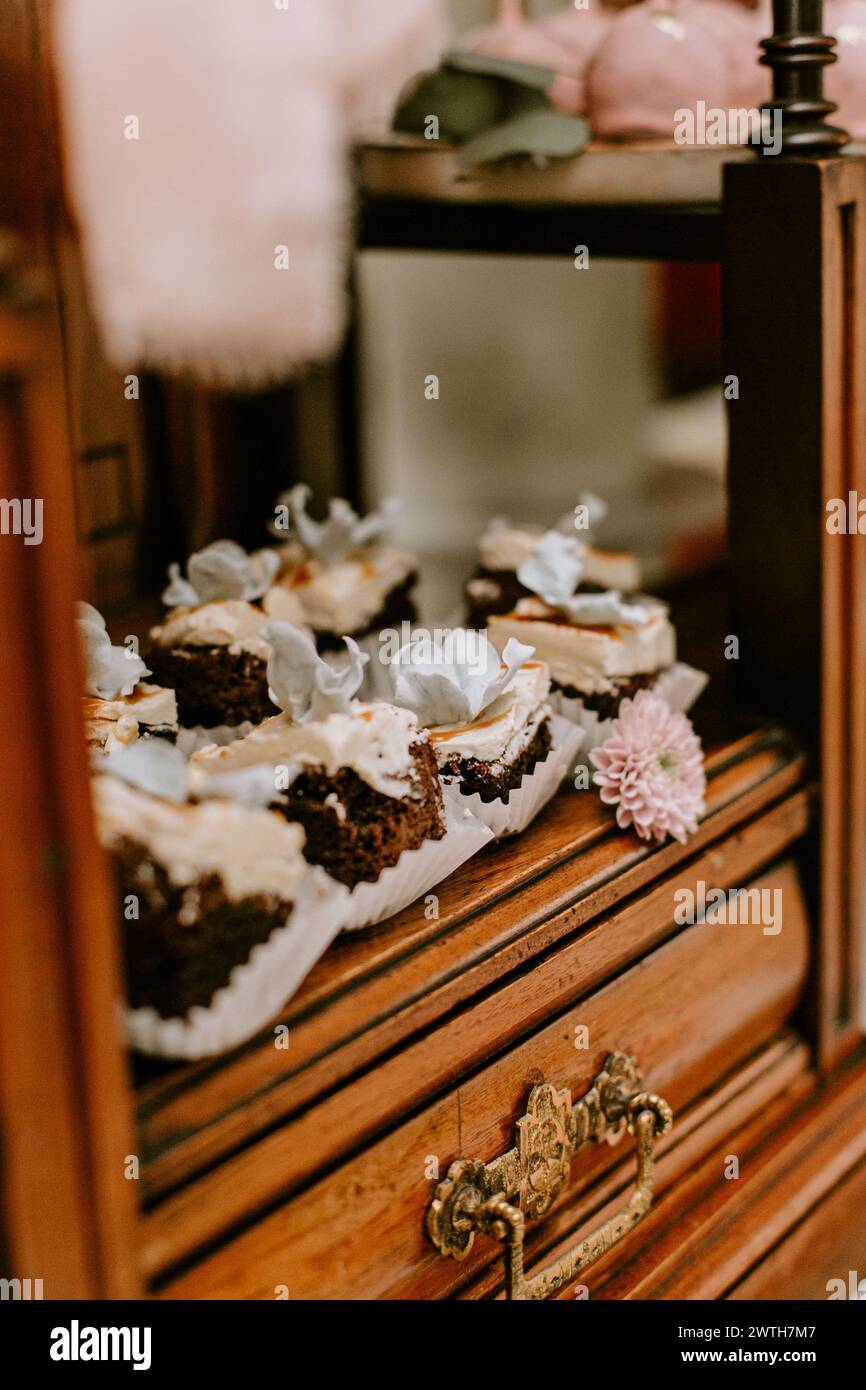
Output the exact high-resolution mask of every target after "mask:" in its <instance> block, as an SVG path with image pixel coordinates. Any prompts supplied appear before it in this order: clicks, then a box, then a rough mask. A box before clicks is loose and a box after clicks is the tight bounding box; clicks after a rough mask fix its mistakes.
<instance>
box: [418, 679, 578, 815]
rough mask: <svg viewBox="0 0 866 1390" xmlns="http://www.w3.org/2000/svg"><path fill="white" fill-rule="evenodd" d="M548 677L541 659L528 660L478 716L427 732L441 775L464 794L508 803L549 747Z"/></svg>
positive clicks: (484, 799) (550, 740)
mask: <svg viewBox="0 0 866 1390" xmlns="http://www.w3.org/2000/svg"><path fill="white" fill-rule="evenodd" d="M549 690H550V678H549V676H548V672H547V667H546V666H545V665H544V663H543V662H540V661H528V662H526V663H524V665H523V666H522V667H521V668H520V670H519V671H518V672H517V673H516V675H515V676H514V677H513V678H512V680H511V681H510V683H509V685H508V686H507V688H506V690H505V691H504V692H503V693H502V694H501V695H498V696H497V697H496V699H495V700H494V701H493V702H492V703H491V704H489V705H488V706H486V708H485V709H484V710H483V711H482V713H481V715H480V717H479V718H478V719H475V720H470V721H467V722H463V723H456V724H439V725H436V726H434V727H431V728H430V729H429V734H430V740H431V742H432V744H433V747H434V748H435V750H436V759H437V763H438V766H439V773H440V776H441V777H442V779H443V781H445V782H456V783H457V785H458V786H459V788H460V791H461V792H462V793H463V795H464V796H471V795H472V794H473V793H476V792H477V794H478V795H479V796H480V797H481V800H482V801H498V800H502V801H505V802H506V803H507V802H508V798H509V795H510V793H511V792H512V791H514V790H515V789H516V788H518V787H519V786H520V785H521V783H522V781H523V779H524V777H525V776H527V775H528V774H529V773H531V772H534V770H535V768H536V767H537V765H538V764H539V763H540V762H542V761H543V759H544V758H546V757H547V755H548V753H549V752H550V749H551V744H552V733H551V725H550V717H551V712H550V706H549V705H548V703H547V696H548V693H549Z"/></svg>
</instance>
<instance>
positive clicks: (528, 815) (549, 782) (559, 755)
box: [449, 714, 585, 840]
mask: <svg viewBox="0 0 866 1390" xmlns="http://www.w3.org/2000/svg"><path fill="white" fill-rule="evenodd" d="M550 726H551V731H552V733H553V741H552V745H551V749H550V752H549V753H548V754H547V757H546V758H544V759H542V760H541V761H540V762H538V763H536V765H535V767H534V768H533V769H532V771H531V772H528V773H526V774H525V776H524V777H523V780H522V781H521V783H520V786H519V787H515V788H514V789H513V791H511V792H510V793H509V797H508V801H507V802H506V801H503V800H502V799H501V798H500V799H499V800H497V801H482V800H481V797H480V796H479V795H478V793H477V792H473V793H472V795H471V796H464V795H463V793H462V792H461V791H460V789H459V783H458V782H457V781H456V780H455V781H454V782H452V783H450V784H449V790H452V789H453V790H454V791H455V792H456V793H457V794H458V795H459V797H460V804H461V805H462V806H465V807H467V809H468V810H470V811H471V812H472V815H473V816H475V818H476V820H480V821H481V822H482V824H483V825H486V826H487V827H488V829H489V830H492V831H493V834H494V836H495V837H496V839H497V840H499V839H502V838H503V837H504V836H505V835H519V834H520V832H521V830H525V829H526V827H527V826H528V825H529V823H530V822H531V821H532V820H534V819H535V817H536V816H537V815H538V813H539V811H540V810H541V808H542V806H546V805H547V802H548V801H549V800H550V798H551V797H552V796H553V795H554V794H555V792H556V791H557V789H558V788H559V786H560V784H561V783H562V781H563V780H564V778H565V777H567V776H568V775H569V773H570V772H571V771H572V769H573V766H574V759H575V758H576V756H577V753H578V750H579V749H580V746H581V744H582V743H583V740H584V737H585V735H584V732H583V730H582V729H581V728H579V727H578V726H577V725H576V724H574V723H572V721H571V720H569V719H563V718H562V716H561V715H559V714H554V715H552V716H551V720H550Z"/></svg>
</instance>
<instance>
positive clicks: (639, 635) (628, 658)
mask: <svg viewBox="0 0 866 1390" xmlns="http://www.w3.org/2000/svg"><path fill="white" fill-rule="evenodd" d="M599 597H603V596H599ZM637 606H639V608H640V611H641V613H642V614H643V620H642V621H640V622H637V621H620V622H609V623H600V624H595V625H590V624H589V623H587V622H578V621H570V620H569V619H568V618H567V617H565V616H564V615H563V614H562V613H561V612H559V611H557V610H556V609H554V608H552V607H550V606H549V605H547V604H545V603H544V602H543V601H542V600H541V599H538V598H528V599H521V600H520V601H519V603H518V604H517V607H516V608H515V609H513V610H512V612H510V613H506V614H503V615H502V616H494V617H492V618H491V619H490V626H489V632H490V640H491V641H492V642H493V643H494V645H495V646H497V647H500V648H502V647H504V645H505V643H506V642H507V641H508V640H509V638H514V637H516V638H517V639H518V640H519V641H522V642H530V643H531V644H532V645H533V646H534V647H535V650H536V653H537V655H538V656H539V657H541V658H542V659H543V660H544V661H545V662H546V663H547V665H548V667H549V668H550V679H551V688H552V690H553V691H555V692H557V693H559V694H561V695H563V696H565V697H566V698H568V699H579V700H580V701H581V703H582V704H583V706H584V708H586V709H590V710H594V711H595V712H596V713H597V714H598V716H599V718H600V719H611V718H614V717H615V715H616V714H617V712H618V710H619V706H620V704H621V702H622V701H623V700H624V699H626V698H627V697H628V696H631V695H634V694H636V693H637V691H638V690H643V689H651V688H652V686H653V685H654V684H655V681H656V680H657V678H658V676H659V675H660V674H661V673H662V671H665V670H667V669H668V668H669V667H671V666H672V665H673V663H674V661H675V660H676V633H675V632H674V628H673V626H672V624H671V622H670V620H669V618H668V613H667V608H666V606H665V604H663V603H661V602H660V601H659V600H658V599H643V598H641V599H639V600H638V605H629V606H628V609H629V610H631V609H632V608H634V607H637Z"/></svg>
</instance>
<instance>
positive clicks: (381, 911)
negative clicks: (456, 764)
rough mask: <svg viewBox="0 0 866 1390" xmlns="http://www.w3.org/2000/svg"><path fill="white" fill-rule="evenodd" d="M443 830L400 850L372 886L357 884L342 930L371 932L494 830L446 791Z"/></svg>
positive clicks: (468, 855) (450, 870)
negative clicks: (415, 846) (438, 837)
mask: <svg viewBox="0 0 866 1390" xmlns="http://www.w3.org/2000/svg"><path fill="white" fill-rule="evenodd" d="M444 797H445V824H446V831H445V834H444V836H443V837H442V839H441V840H425V841H424V843H423V845H420V846H419V848H418V849H404V851H403V853H402V854H401V855H400V858H399V859H398V860H397V863H396V864H393V865H391V867H390V868H388V869H383V870H382V872H381V873H380V875H379V877H378V878H377V879H376V882H375V883H358V884H356V886H355V887H354V888H353V889H352V890H351V892H350V893H349V900H348V903H347V904H346V905H345V909H344V919H343V927H344V928H345V930H346V931H357V930H358V929H359V928H360V927H371V926H373V925H374V924H375V923H376V922H382V921H384V919H385V918H386V917H393V915H394V913H395V912H402V910H403V908H404V907H408V906H409V904H410V903H414V902H415V901H416V900H417V899H418V898H423V897H424V895H425V894H426V893H429V892H430V891H431V889H433V888H435V887H436V885H437V883H441V882H442V880H443V878H447V877H448V875H449V874H450V873H453V872H454V870H455V869H459V867H460V865H461V864H465V863H466V860H467V859H471V858H472V855H473V854H477V853H478V851H479V850H480V849H483V848H484V846H485V845H486V844H488V843H489V842H490V841H491V840H492V839H493V831H492V830H490V829H489V827H488V826H486V825H484V824H482V822H481V821H480V820H477V819H476V817H475V816H473V814H472V812H471V811H470V810H468V808H467V807H466V806H464V805H463V804H462V799H460V800H458V799H457V797H456V796H455V795H454V794H453V793H452V790H451V789H450V788H448V787H446V788H445V789H444Z"/></svg>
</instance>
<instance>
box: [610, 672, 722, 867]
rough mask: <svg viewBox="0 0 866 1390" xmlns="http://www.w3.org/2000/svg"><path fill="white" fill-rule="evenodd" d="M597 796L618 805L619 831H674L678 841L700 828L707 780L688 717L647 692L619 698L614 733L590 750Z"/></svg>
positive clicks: (648, 834)
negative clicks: (632, 697)
mask: <svg viewBox="0 0 866 1390" xmlns="http://www.w3.org/2000/svg"><path fill="white" fill-rule="evenodd" d="M589 756H590V758H591V760H592V763H593V766H594V767H595V769H596V771H595V775H594V778H593V781H594V782H595V784H596V786H597V787H599V788H600V791H601V799H602V801H603V802H605V804H606V805H608V806H615V807H616V822H617V825H618V826H619V827H620V829H622V830H627V829H628V828H629V826H633V827H634V829H635V830H636V831H637V833H638V835H640V837H641V839H643V840H649V839H651V838H652V837H653V836H655V838H656V839H657V840H659V841H661V840H663V839H664V838H665V836H666V835H672V836H673V838H674V839H675V840H679V842H680V844H685V842H686V836H687V835H693V834H694V832H695V831H696V830H697V828H698V816H700V815H702V814H703V812H704V809H705V803H704V792H705V790H706V785H707V779H706V776H705V773H704V759H703V754H702V752H701V741H700V739H699V738H698V736H697V734H696V733H695V731H694V729H693V728H692V724H691V720H689V719H687V718H686V716H685V715H684V714H674V712H673V710H671V709H670V707H669V706H668V705H666V704H665V702H664V700H661V699H659V697H658V695H653V694H652V692H651V691H649V690H639V691H638V693H637V695H636V696H635V698H634V699H633V700H623V702H622V704H621V705H620V707H619V715H618V717H617V718H616V719H615V720H614V721H613V732H612V733H611V735H610V737H609V738H607V739H605V741H604V743H603V744H602V745H601V747H600V748H596V749H594V750H593V752H591V753H590V755H589Z"/></svg>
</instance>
